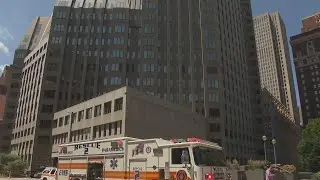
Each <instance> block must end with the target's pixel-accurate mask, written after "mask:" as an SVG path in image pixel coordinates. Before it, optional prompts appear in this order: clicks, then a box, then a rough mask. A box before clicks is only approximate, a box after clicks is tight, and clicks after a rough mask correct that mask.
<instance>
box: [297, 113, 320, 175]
mask: <svg viewBox="0 0 320 180" xmlns="http://www.w3.org/2000/svg"><path fill="white" fill-rule="evenodd" d="M298 149H299V153H300V156H301V165H302V168H304V169H305V170H307V171H312V172H318V171H319V170H320V119H313V120H312V121H310V122H309V123H308V125H307V126H306V127H305V129H303V131H302V138H301V141H300V143H299V146H298Z"/></svg>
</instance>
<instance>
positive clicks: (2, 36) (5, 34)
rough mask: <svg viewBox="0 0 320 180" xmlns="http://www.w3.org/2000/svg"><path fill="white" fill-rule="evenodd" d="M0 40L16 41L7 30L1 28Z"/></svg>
mask: <svg viewBox="0 0 320 180" xmlns="http://www.w3.org/2000/svg"><path fill="white" fill-rule="evenodd" d="M0 40H3V41H9V40H14V38H13V36H12V35H11V33H10V32H9V30H8V29H7V28H4V27H1V26H0Z"/></svg>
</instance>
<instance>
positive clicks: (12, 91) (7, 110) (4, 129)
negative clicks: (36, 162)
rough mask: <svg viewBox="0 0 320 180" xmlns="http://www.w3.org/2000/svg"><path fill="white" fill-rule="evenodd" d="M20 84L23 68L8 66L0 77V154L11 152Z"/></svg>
mask: <svg viewBox="0 0 320 180" xmlns="http://www.w3.org/2000/svg"><path fill="white" fill-rule="evenodd" d="M20 84H21V68H18V67H15V66H14V65H9V66H6V67H5V69H4V71H3V73H2V76H1V77H0V89H1V90H0V91H1V92H0V119H2V120H1V121H0V152H9V151H10V142H11V136H12V135H11V133H12V128H13V127H14V118H15V114H16V110H17V101H18V97H19V91H20Z"/></svg>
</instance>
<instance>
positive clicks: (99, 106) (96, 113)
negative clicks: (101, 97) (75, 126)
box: [94, 104, 101, 117]
mask: <svg viewBox="0 0 320 180" xmlns="http://www.w3.org/2000/svg"><path fill="white" fill-rule="evenodd" d="M100 115H101V104H100V105H98V106H96V107H94V117H97V116H100Z"/></svg>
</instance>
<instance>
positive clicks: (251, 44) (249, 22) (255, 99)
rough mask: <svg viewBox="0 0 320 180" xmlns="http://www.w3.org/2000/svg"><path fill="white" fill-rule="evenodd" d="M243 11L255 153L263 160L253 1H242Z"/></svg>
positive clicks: (260, 96)
mask: <svg viewBox="0 0 320 180" xmlns="http://www.w3.org/2000/svg"><path fill="white" fill-rule="evenodd" d="M240 2H241V9H242V15H243V19H242V22H243V31H244V35H245V42H246V59H247V63H248V80H249V92H250V93H249V97H250V105H251V114H252V123H253V126H254V129H253V133H252V134H253V141H254V152H255V154H256V156H255V157H252V158H256V159H263V158H264V153H263V147H264V146H263V142H262V141H261V137H262V136H263V135H264V131H263V114H262V109H261V108H262V105H263V104H262V94H261V82H260V75H259V61H258V57H257V51H256V41H255V36H254V24H253V17H252V9H251V1H250V0H241V1H240Z"/></svg>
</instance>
